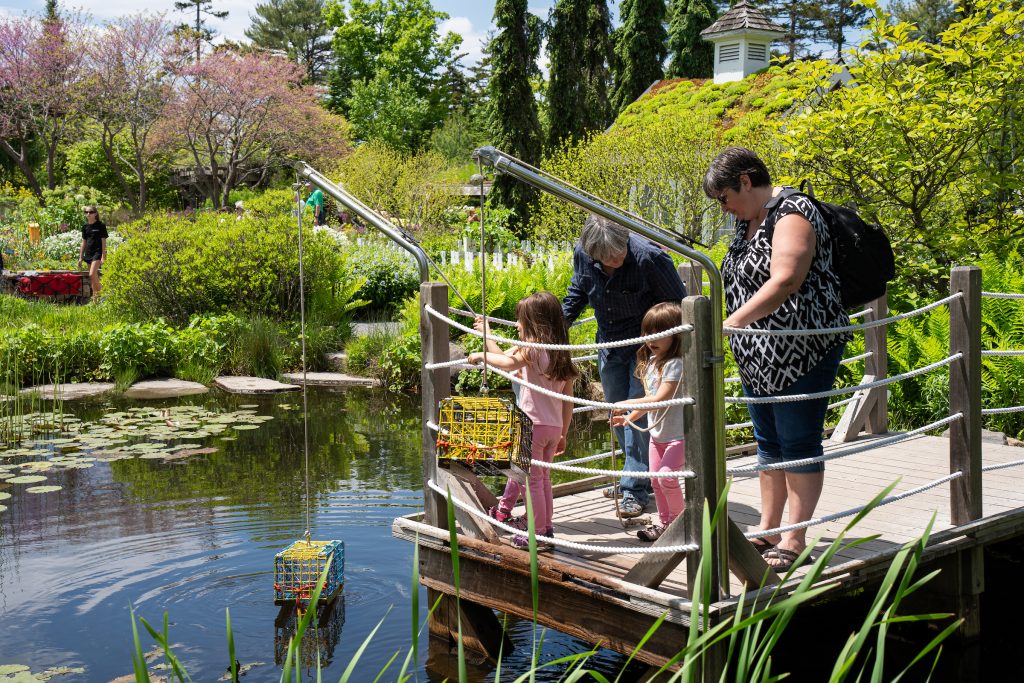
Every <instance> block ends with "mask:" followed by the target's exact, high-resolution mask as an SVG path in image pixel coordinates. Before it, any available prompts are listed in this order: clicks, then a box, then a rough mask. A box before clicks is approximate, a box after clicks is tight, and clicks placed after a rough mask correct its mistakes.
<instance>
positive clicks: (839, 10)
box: [816, 0, 868, 57]
mask: <svg viewBox="0 0 1024 683" xmlns="http://www.w3.org/2000/svg"><path fill="white" fill-rule="evenodd" d="M867 14H868V8H867V7H866V6H865V5H861V4H856V5H855V4H853V0H824V1H823V2H822V3H821V4H820V5H818V17H819V21H820V27H821V28H820V29H819V30H818V32H817V33H816V37H817V38H818V40H819V41H820V42H827V43H831V44H832V45H833V46H835V48H836V56H837V57H842V55H843V47H844V46H845V45H846V31H847V30H848V29H851V28H854V27H857V26H860V25H862V24H863V23H864V18H865V17H866V16H867Z"/></svg>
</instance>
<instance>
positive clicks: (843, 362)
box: [725, 351, 875, 384]
mask: <svg viewBox="0 0 1024 683" xmlns="http://www.w3.org/2000/svg"><path fill="white" fill-rule="evenodd" d="M873 355H875V352H874V351H868V352H866V353H862V354H860V355H857V356H850V357H849V358H844V359H842V360H841V361H839V364H840V365H849V364H850V363H856V362H857V361H859V360H864V359H865V358H870V357H871V356H873ZM742 381H743V380H742V379H740V378H739V377H726V378H725V383H726V384H735V383H736V382H742Z"/></svg>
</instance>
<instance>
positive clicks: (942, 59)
mask: <svg viewBox="0 0 1024 683" xmlns="http://www.w3.org/2000/svg"><path fill="white" fill-rule="evenodd" d="M872 7H874V5H873V4H872ZM975 9H976V11H975V12H974V13H970V14H965V15H962V16H961V17H960V18H959V20H958V21H956V22H955V23H953V24H952V25H951V26H950V27H949V29H948V30H947V31H946V32H945V33H944V34H943V40H942V41H941V42H939V43H936V44H932V43H928V42H926V41H924V40H919V39H915V38H914V37H913V36H914V35H916V29H915V27H913V26H911V25H909V24H906V23H892V21H891V17H889V16H888V15H887V14H886V13H885V12H883V11H881V10H878V9H877V8H875V17H874V19H873V20H872V22H871V23H870V32H871V33H870V37H869V39H868V40H866V41H865V42H864V43H863V44H862V45H861V47H859V48H857V50H856V51H855V59H854V60H852V61H851V62H850V63H851V66H850V73H851V75H852V77H853V81H854V82H855V83H856V87H853V88H838V89H836V90H834V91H832V92H829V93H827V94H825V95H824V96H822V97H820V99H819V100H818V101H815V103H814V104H813V106H811V107H808V108H806V109H805V110H804V111H803V112H802V113H800V115H794V116H791V117H788V118H787V119H786V121H785V125H784V127H782V128H781V130H780V132H779V140H780V145H781V147H782V150H783V155H784V156H785V158H786V160H787V162H788V163H791V164H792V165H793V166H794V167H795V172H794V174H793V175H792V176H789V177H788V178H783V180H787V179H788V180H793V179H796V178H800V177H809V178H810V179H811V180H813V181H814V186H815V188H816V190H817V192H818V194H819V196H822V197H825V198H829V199H831V200H833V201H852V202H853V203H855V204H856V205H857V206H859V207H860V209H861V212H862V213H863V214H864V215H865V216H866V217H867V218H868V219H870V220H873V221H877V222H879V223H880V224H881V225H882V226H883V227H884V228H885V229H886V230H887V232H888V234H889V235H890V238H892V239H893V241H894V243H895V247H896V253H897V254H898V255H899V259H898V264H897V265H898V268H899V269H900V271H901V273H902V275H903V277H904V280H905V283H906V285H907V287H908V289H913V290H916V291H917V292H918V293H919V294H920V295H922V296H924V297H925V298H927V299H929V300H933V299H934V298H937V296H939V295H940V293H941V291H942V287H943V284H942V283H943V278H944V277H945V273H947V272H948V270H949V267H950V266H951V265H953V264H955V263H958V262H964V261H969V260H970V259H972V258H973V257H974V254H977V253H979V252H980V251H982V250H992V251H996V252H998V251H1000V250H1002V249H1006V248H1009V247H1010V246H1012V245H1013V244H1014V243H1015V242H1016V240H1017V236H1018V235H1019V234H1020V232H1021V230H1022V229H1024V212H1022V211H1020V206H1021V192H1022V191H1024V176H1022V175H1021V174H1020V172H1019V169H1017V168H1016V166H1017V165H1019V163H1020V159H1021V156H1020V155H1021V149H1022V148H1024V146H1022V144H1021V142H1022V140H1024V116H1021V110H1020V103H1021V102H1022V101H1024V68H1021V54H1022V53H1024V33H1022V32H1021V31H1020V30H1019V28H1020V25H1021V23H1022V22H1024V8H1022V7H1021V6H1020V5H1019V3H1017V4H1014V3H1002V2H998V1H996V0H984V1H983V2H981V3H979V4H977V5H975ZM872 46H874V48H872ZM834 70H835V68H834V67H832V66H830V65H826V64H824V63H821V62H805V63H801V64H799V65H798V66H797V68H796V70H795V74H796V75H797V76H798V77H799V78H800V79H801V80H802V81H803V83H804V86H803V87H804V88H805V89H806V90H807V91H808V92H810V91H811V89H812V88H814V87H815V86H817V85H819V84H821V83H822V82H824V81H823V79H825V78H826V77H828V76H829V75H831V74H832V72H833V71H834Z"/></svg>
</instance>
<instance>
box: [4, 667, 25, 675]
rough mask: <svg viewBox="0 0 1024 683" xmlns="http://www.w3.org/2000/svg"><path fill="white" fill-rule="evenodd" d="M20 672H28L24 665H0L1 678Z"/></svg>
mask: <svg viewBox="0 0 1024 683" xmlns="http://www.w3.org/2000/svg"><path fill="white" fill-rule="evenodd" d="M20 671H28V667H27V666H25V665H24V664H0V676H10V675H11V674H16V673H18V672H20Z"/></svg>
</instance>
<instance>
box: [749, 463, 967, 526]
mask: <svg viewBox="0 0 1024 683" xmlns="http://www.w3.org/2000/svg"><path fill="white" fill-rule="evenodd" d="M963 475H964V473H963V472H953V473H951V474H947V475H946V476H944V477H940V478H939V479H936V480H935V481H930V482H928V483H927V484H924V485H922V486H918V487H917V488H914V489H910V490H907V491H904V492H903V493H898V494H896V495H894V496H887V497H885V498H883V499H882V500H880V501H878V502H877V503H875V506H874V507H876V508H880V507H882V506H883V505H888V504H890V503H895V502H897V501H900V500H903V499H904V498H909V497H910V496H915V495H917V494H918V493H923V492H925V491H927V490H928V489H933V488H935V487H936V486H941V485H942V484H946V483H948V482H951V481H953V480H954V479H959V478H960V477H962V476H963ZM867 507H868V506H867V505H858V506H857V507H853V508H850V509H848V510H843V511H842V512H833V513H832V514H830V515H824V516H822V517H815V518H814V519H809V520H807V521H806V522H800V523H798V524H788V525H786V526H780V527H776V528H774V529H764V530H761V529H759V530H757V531H747V532H745V533H744V534H743V535H744V536H745V537H746V538H748V539H754V538H764V537H765V536H776V535H778V534H783V533H786V532H787V531H796V530H797V529H806V528H808V527H812V526H816V525H818V524H824V523H825V522H834V521H835V520H837V519H843V518H844V517H852V516H853V515H855V514H857V513H858V512H862V511H863V510H865V509H867Z"/></svg>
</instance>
